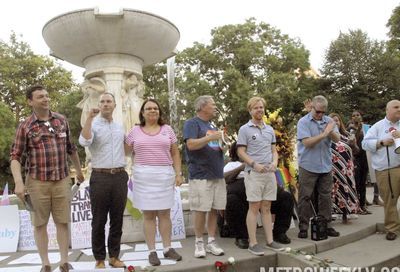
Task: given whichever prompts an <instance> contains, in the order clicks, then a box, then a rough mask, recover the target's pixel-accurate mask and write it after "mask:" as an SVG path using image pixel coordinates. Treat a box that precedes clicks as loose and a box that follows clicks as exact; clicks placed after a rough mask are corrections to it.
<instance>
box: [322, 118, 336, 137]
mask: <svg viewBox="0 0 400 272" xmlns="http://www.w3.org/2000/svg"><path fill="white" fill-rule="evenodd" d="M335 126H336V124H335V122H333V121H330V122H329V123H328V124H327V125H326V127H325V130H324V134H325V136H329V134H331V132H332V131H333V129H334V128H335Z"/></svg>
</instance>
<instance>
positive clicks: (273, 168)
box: [266, 163, 277, 172]
mask: <svg viewBox="0 0 400 272" xmlns="http://www.w3.org/2000/svg"><path fill="white" fill-rule="evenodd" d="M276 169H277V166H276V165H275V164H274V163H270V164H268V165H267V166H266V170H267V172H275V171H276Z"/></svg>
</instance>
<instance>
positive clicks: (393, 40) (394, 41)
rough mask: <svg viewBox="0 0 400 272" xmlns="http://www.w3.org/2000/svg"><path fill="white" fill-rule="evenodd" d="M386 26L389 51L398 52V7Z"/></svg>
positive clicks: (399, 17)
mask: <svg viewBox="0 0 400 272" xmlns="http://www.w3.org/2000/svg"><path fill="white" fill-rule="evenodd" d="M386 26H387V27H388V28H389V33H388V34H389V38H390V40H389V46H390V47H391V49H393V50H395V51H397V52H399V51H400V6H397V7H396V8H395V9H394V10H393V13H392V16H390V18H389V21H388V23H387V24H386Z"/></svg>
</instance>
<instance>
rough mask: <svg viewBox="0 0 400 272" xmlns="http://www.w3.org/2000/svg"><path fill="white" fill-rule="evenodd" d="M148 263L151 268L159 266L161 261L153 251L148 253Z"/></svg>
mask: <svg viewBox="0 0 400 272" xmlns="http://www.w3.org/2000/svg"><path fill="white" fill-rule="evenodd" d="M149 263H150V264H151V265H152V266H158V265H160V264H161V261H160V259H159V258H158V256H157V252H155V251H152V252H150V254H149Z"/></svg>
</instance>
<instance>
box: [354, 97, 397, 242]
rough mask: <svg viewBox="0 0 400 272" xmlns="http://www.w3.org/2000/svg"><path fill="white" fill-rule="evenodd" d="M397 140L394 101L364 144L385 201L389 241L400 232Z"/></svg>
mask: <svg viewBox="0 0 400 272" xmlns="http://www.w3.org/2000/svg"><path fill="white" fill-rule="evenodd" d="M396 138H400V101H399V100H392V101H390V102H389V103H387V105H386V117H385V118H384V119H382V120H380V121H378V122H377V123H376V124H374V125H373V126H372V127H371V128H370V129H369V130H368V132H367V135H366V136H365V137H364V140H363V141H362V148H363V149H364V150H367V151H371V155H372V156H371V158H372V168H373V169H374V170H375V173H376V180H377V182H378V187H379V193H380V196H381V197H382V199H383V202H384V211H385V229H386V239H387V240H395V239H396V238H397V235H399V231H400V219H399V212H398V211H397V201H398V199H399V195H400V155H399V154H396V153H395V152H394V149H395V145H394V139H396Z"/></svg>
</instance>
